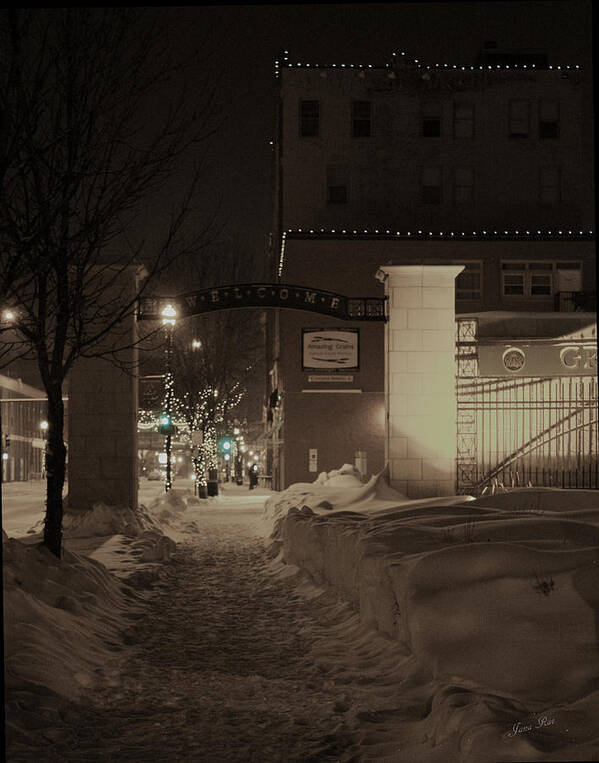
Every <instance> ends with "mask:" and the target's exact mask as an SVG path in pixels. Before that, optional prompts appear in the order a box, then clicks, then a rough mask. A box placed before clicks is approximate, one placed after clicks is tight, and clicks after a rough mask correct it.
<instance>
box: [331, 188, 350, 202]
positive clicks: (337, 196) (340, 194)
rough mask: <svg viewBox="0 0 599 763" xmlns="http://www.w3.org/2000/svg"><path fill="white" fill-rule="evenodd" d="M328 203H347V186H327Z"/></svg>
mask: <svg viewBox="0 0 599 763" xmlns="http://www.w3.org/2000/svg"><path fill="white" fill-rule="evenodd" d="M329 204H347V186H345V185H330V186H329Z"/></svg>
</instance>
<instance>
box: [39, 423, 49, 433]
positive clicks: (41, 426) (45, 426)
mask: <svg viewBox="0 0 599 763" xmlns="http://www.w3.org/2000/svg"><path fill="white" fill-rule="evenodd" d="M40 429H43V430H44V432H45V431H46V429H48V422H47V421H46V420H44V421H40Z"/></svg>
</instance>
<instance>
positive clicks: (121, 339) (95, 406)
mask: <svg viewBox="0 0 599 763" xmlns="http://www.w3.org/2000/svg"><path fill="white" fill-rule="evenodd" d="M138 276H139V273H138V272H137V269H135V268H131V269H130V272H129V270H128V271H127V272H125V273H123V274H122V275H121V276H120V277H119V285H118V289H119V291H120V292H121V293H123V286H124V281H125V279H126V278H127V277H129V278H130V279H131V280H130V288H131V292H130V293H129V296H130V295H131V293H132V292H133V289H135V288H136V282H137V278H138ZM123 297H125V298H126V297H127V294H124V293H123ZM117 332H118V335H115V337H113V338H110V337H109V338H107V340H106V341H105V342H104V343H103V348H104V349H106V347H107V346H109V344H110V342H111V341H112V342H115V341H117V342H118V346H123V345H125V344H132V343H133V342H134V341H135V340H136V338H137V326H136V318H135V315H133V314H132V315H130V316H129V317H128V318H127V319H126V321H125V323H123V324H121V325H120V326H119V327H118V330H117ZM118 358H119V361H120V362H121V363H122V364H125V366H126V369H127V370H123V368H119V367H117V366H115V365H114V363H111V362H109V361H108V360H106V359H104V358H80V359H79V360H77V361H76V362H75V363H74V365H73V368H72V369H71V372H70V373H69V376H68V392H69V405H68V433H69V436H68V446H69V455H68V459H69V470H68V508H69V511H79V510H84V509H88V508H90V507H91V506H93V504H94V503H104V504H107V505H109V506H129V507H131V508H135V507H136V506H137V491H138V465H137V395H138V392H137V387H138V374H137V360H138V352H137V347H133V346H130V347H129V348H127V349H125V350H123V351H121V352H120V353H119V354H118Z"/></svg>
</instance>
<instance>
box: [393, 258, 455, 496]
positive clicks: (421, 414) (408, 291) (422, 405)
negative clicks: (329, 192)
mask: <svg viewBox="0 0 599 763" xmlns="http://www.w3.org/2000/svg"><path fill="white" fill-rule="evenodd" d="M380 270H381V271H383V273H385V274H386V276H387V278H386V281H385V286H386V294H387V297H388V300H389V322H388V323H387V324H386V326H385V351H386V357H385V399H386V407H387V437H386V452H385V458H386V461H387V463H388V464H389V473H390V479H391V485H392V486H393V487H394V488H395V489H396V490H399V492H400V493H403V494H404V495H406V496H408V497H409V498H426V497H431V496H441V495H453V494H455V490H456V488H455V459H456V394H455V375H456V364H455V278H456V276H457V275H458V273H460V272H461V271H462V270H463V266H462V265H384V266H381V268H380Z"/></svg>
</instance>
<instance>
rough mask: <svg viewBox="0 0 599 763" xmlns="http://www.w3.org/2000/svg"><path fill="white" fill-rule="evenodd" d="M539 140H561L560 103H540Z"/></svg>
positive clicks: (547, 101)
mask: <svg viewBox="0 0 599 763" xmlns="http://www.w3.org/2000/svg"><path fill="white" fill-rule="evenodd" d="M539 138H542V139H547V138H559V101H549V100H542V101H539Z"/></svg>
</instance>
